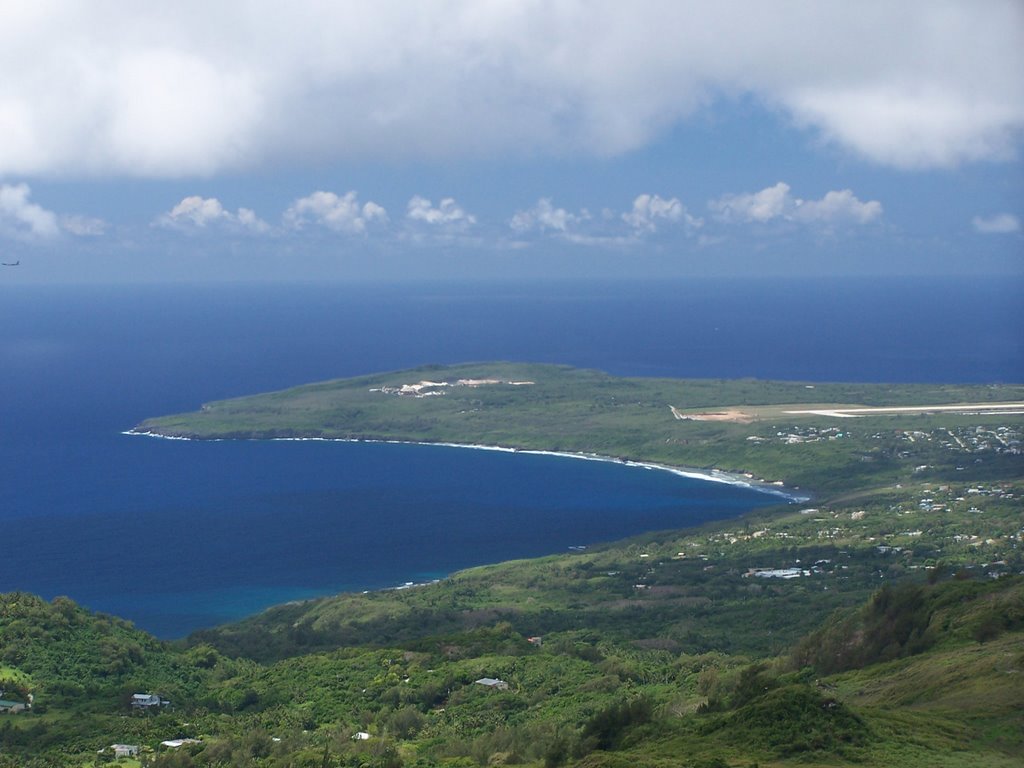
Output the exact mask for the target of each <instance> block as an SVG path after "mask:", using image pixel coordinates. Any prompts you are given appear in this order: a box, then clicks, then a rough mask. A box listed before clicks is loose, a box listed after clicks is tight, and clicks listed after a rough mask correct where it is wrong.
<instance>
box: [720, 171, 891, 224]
mask: <svg viewBox="0 0 1024 768" xmlns="http://www.w3.org/2000/svg"><path fill="white" fill-rule="evenodd" d="M708 207H709V208H710V209H711V210H712V211H713V212H714V213H715V214H716V216H717V217H718V218H719V219H721V220H722V221H727V222H755V223H761V224H763V223H766V222H769V221H772V220H774V219H782V220H785V221H795V222H802V223H816V224H826V225H827V224H840V223H851V224H867V223H868V222H871V221H874V220H875V219H877V218H879V217H880V216H881V215H882V204H881V203H880V202H878V201H877V200H871V201H869V202H866V203H865V202H862V201H860V200H859V199H857V197H856V196H855V195H854V194H853V192H851V191H850V190H849V189H843V190H838V191H832V192H827V193H826V194H825V195H824V197H822V198H821V199H820V200H802V199H800V198H797V197H793V195H792V194H790V187H789V185H788V184H786V183H785V182H781V181H780V182H779V183H777V184H776V185H775V186H772V187H767V188H765V189H762V190H761V191H760V192H752V193H744V194H738V195H723V196H722V197H720V198H718V199H717V200H712V201H711V202H710V203H708Z"/></svg>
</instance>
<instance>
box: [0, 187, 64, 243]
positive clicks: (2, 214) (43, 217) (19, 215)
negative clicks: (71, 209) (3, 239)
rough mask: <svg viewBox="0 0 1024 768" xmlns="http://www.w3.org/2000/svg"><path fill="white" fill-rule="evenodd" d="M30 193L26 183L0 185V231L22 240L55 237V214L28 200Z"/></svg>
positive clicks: (58, 229) (57, 231)
mask: <svg viewBox="0 0 1024 768" xmlns="http://www.w3.org/2000/svg"><path fill="white" fill-rule="evenodd" d="M31 194H32V190H31V189H29V186H28V184H4V185H2V186H0V232H3V233H5V234H7V235H10V236H13V237H17V238H19V239H23V240H34V239H37V238H48V237H56V236H57V235H59V234H60V226H59V224H58V223H57V214H55V213H54V212H53V211H48V210H46V209H45V208H43V207H42V206H41V205H37V204H35V203H31V202H29V197H30V196H31Z"/></svg>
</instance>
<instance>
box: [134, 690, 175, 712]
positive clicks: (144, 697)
mask: <svg viewBox="0 0 1024 768" xmlns="http://www.w3.org/2000/svg"><path fill="white" fill-rule="evenodd" d="M167 704H170V702H169V701H164V700H163V699H161V698H160V697H159V696H157V695H156V694H155V693H133V694H132V709H151V708H153V707H161V706H166V705H167Z"/></svg>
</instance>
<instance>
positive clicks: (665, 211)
mask: <svg viewBox="0 0 1024 768" xmlns="http://www.w3.org/2000/svg"><path fill="white" fill-rule="evenodd" d="M622 220H623V221H625V222H626V223H627V224H629V225H630V226H631V227H633V229H635V230H637V231H638V232H655V231H656V230H657V229H658V223H659V222H664V223H678V222H683V223H684V224H685V225H686V227H687V229H696V228H697V227H700V226H701V225H702V224H703V223H704V222H703V221H702V220H701V219H698V218H694V217H693V216H691V215H690V214H689V213H687V211H686V207H685V206H684V205H683V204H682V203H680V202H679V199H678V198H675V197H673V198H671V199H669V200H665V199H663V198H661V197H659V196H658V195H648V194H643V195H637V196H636V199H634V200H633V209H632V210H631V211H629V212H627V213H624V214H622Z"/></svg>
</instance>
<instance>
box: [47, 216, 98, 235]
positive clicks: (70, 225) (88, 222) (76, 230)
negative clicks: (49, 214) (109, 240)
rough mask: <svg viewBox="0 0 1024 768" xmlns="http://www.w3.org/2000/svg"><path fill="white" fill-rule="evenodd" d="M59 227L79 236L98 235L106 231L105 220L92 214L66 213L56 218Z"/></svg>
mask: <svg viewBox="0 0 1024 768" xmlns="http://www.w3.org/2000/svg"><path fill="white" fill-rule="evenodd" d="M58 223H59V224H60V228H61V229H63V230H64V231H65V232H70V233H71V234H72V235H78V236H79V237H99V236H100V235H102V234H104V233H105V232H106V231H107V222H105V221H104V220H103V219H97V218H94V217H92V216H82V215H80V214H74V213H73V214H67V215H64V216H60V217H59V219H58Z"/></svg>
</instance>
